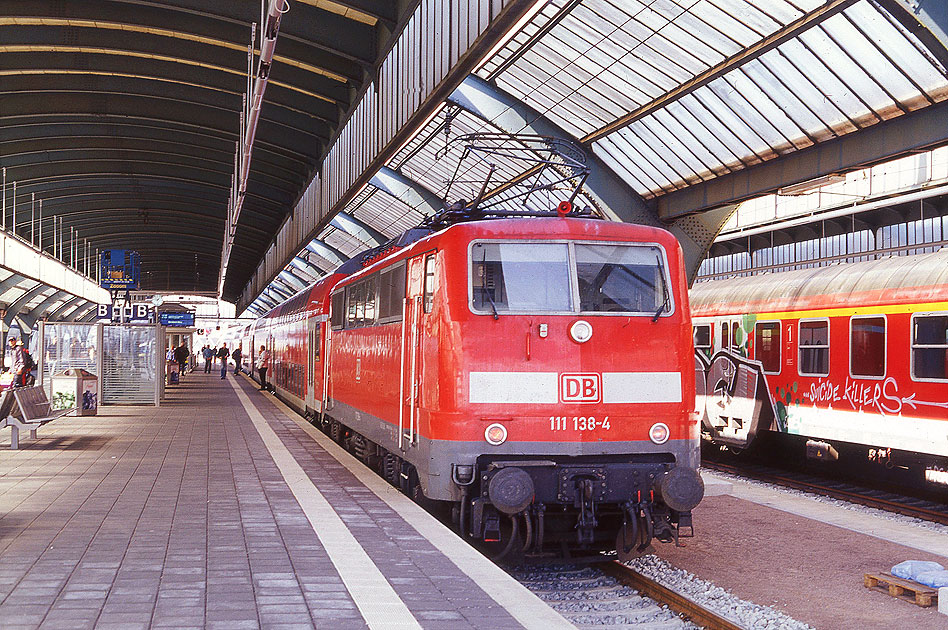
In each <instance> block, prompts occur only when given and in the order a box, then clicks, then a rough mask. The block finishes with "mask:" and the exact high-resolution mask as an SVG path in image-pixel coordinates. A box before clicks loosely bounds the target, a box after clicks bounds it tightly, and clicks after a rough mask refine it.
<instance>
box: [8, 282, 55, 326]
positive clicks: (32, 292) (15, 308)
mask: <svg viewBox="0 0 948 630" xmlns="http://www.w3.org/2000/svg"><path fill="white" fill-rule="evenodd" d="M52 288H53V287H51V286H49V285H48V284H43V283H42V282H37V283H36V286H34V287H33V288H32V289H29V290H27V291H26V293H24V294H23V295H21V296H20V297H18V298H17V299H16V300H14V302H13V304H11V305H10V306H8V307H7V314H6V315H5V316H4V318H3V323H4V324H6V325H7V326H9V325H10V323H11V322H12V321H13V318H14V317H16V316H17V315H19V314H20V311H22V310H23V307H24V306H26V305H27V304H28V303H29V302H30V300H32V299H33V298H35V297H36V296H37V295H40V294H41V293H44V292H45V291H49V290H50V289H52Z"/></svg>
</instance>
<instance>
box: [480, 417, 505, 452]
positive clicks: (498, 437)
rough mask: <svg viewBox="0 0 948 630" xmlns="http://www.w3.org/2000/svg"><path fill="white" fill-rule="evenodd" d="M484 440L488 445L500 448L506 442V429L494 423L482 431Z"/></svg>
mask: <svg viewBox="0 0 948 630" xmlns="http://www.w3.org/2000/svg"><path fill="white" fill-rule="evenodd" d="M484 439H485V440H487V443H488V444H492V445H493V446H500V445H501V444H503V443H504V442H505V441H506V440H507V427H505V426H504V425H502V424H500V423H498V422H495V423H494V424H492V425H490V426H489V427H487V429H486V430H485V431H484Z"/></svg>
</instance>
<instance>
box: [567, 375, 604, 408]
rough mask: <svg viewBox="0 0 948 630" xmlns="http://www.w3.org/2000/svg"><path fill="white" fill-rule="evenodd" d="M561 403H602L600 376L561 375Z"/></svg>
mask: <svg viewBox="0 0 948 630" xmlns="http://www.w3.org/2000/svg"><path fill="white" fill-rule="evenodd" d="M560 402H584V403H598V402H602V378H601V377H600V376H599V374H560Z"/></svg>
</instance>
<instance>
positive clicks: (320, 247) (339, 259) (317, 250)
mask: <svg viewBox="0 0 948 630" xmlns="http://www.w3.org/2000/svg"><path fill="white" fill-rule="evenodd" d="M306 249H308V250H310V251H311V252H313V253H314V254H316V255H317V256H321V257H323V258H325V259H326V260H328V261H329V262H334V263H336V264H337V265H341V264H342V263H344V262H346V261H347V260H349V257H348V256H346V255H345V254H343V253H342V252H341V251H339V250H338V249H336V248H335V247H330V246H329V245H327V244H326V243H324V242H323V241H321V240H319V239H318V238H314V239H313V240H311V241H310V242H309V243H307V245H306Z"/></svg>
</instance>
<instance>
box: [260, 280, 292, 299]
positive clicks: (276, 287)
mask: <svg viewBox="0 0 948 630" xmlns="http://www.w3.org/2000/svg"><path fill="white" fill-rule="evenodd" d="M266 290H269V291H270V292H271V293H273V294H274V295H275V296H276V297H278V298H280V300H279V302H277V304H279V303H280V302H284V301H286V300H288V299H290V297H292V295H293V294H292V293H287V292H286V289H284V288H283V287H281V286H280V284H279V282H278V281H277V282H276V283H274V282H271V283H270V284H269V285H268V286H267V289H266Z"/></svg>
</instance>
